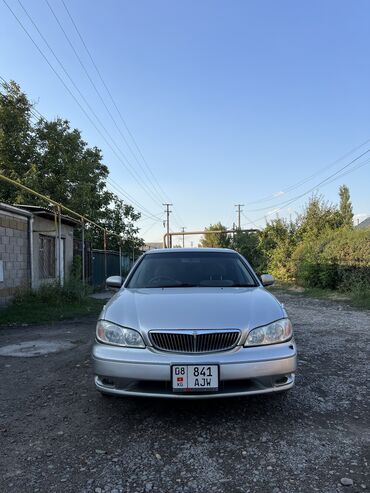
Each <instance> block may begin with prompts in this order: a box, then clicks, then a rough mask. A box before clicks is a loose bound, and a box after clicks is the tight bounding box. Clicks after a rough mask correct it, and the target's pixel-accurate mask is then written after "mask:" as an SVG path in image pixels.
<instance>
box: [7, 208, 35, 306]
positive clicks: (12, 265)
mask: <svg viewBox="0 0 370 493" xmlns="http://www.w3.org/2000/svg"><path fill="white" fill-rule="evenodd" d="M28 259H29V234H28V218H27V217H24V216H22V215H17V214H14V213H11V212H7V211H3V210H1V209H0V263H1V264H2V265H0V304H4V303H7V302H8V301H9V300H10V299H11V298H12V296H13V295H14V293H15V291H16V289H17V288H24V287H27V286H29V284H30V266H29V262H28ZM1 274H2V275H1ZM1 279H2V280H1Z"/></svg>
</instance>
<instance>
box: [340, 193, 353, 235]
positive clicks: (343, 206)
mask: <svg viewBox="0 0 370 493" xmlns="http://www.w3.org/2000/svg"><path fill="white" fill-rule="evenodd" d="M339 198H340V202H339V212H340V215H341V218H342V222H343V226H346V227H348V228H352V227H353V210H352V202H351V197H350V193H349V188H348V187H347V186H346V185H341V186H340V187H339Z"/></svg>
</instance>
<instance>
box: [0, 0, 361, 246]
mask: <svg viewBox="0 0 370 493" xmlns="http://www.w3.org/2000/svg"><path fill="white" fill-rule="evenodd" d="M6 2H7V3H8V5H9V6H10V8H11V9H12V10H13V11H14V13H15V14H16V16H17V17H18V18H19V20H20V21H21V23H22V24H23V25H24V27H25V28H26V29H27V31H28V32H29V34H30V35H31V36H32V38H33V39H34V41H35V43H36V44H37V46H39V48H40V49H41V50H42V51H43V53H44V54H45V56H46V57H47V59H48V60H49V63H50V64H51V65H52V66H53V67H54V69H55V70H56V71H57V72H58V73H59V75H60V77H61V78H62V79H63V80H64V81H65V85H66V86H67V87H69V88H70V91H71V92H72V93H73V94H75V99H74V98H73V97H72V96H71V94H70V93H69V92H68V90H67V89H66V87H65V85H63V84H62V82H61V81H60V79H59V78H58V77H57V76H56V74H55V73H54V72H53V70H52V69H51V68H50V66H49V65H48V63H47V62H46V60H45V58H44V57H43V56H42V55H41V54H40V52H39V51H38V49H37V48H36V47H35V45H34V44H33V43H32V41H31V40H30V38H29V37H28V36H27V34H25V32H24V31H23V30H22V28H21V27H20V25H19V24H18V23H17V21H16V19H15V18H14V16H13V15H12V14H11V12H10V11H9V9H8V7H7V6H6V5H5V3H4V0H0V19H1V29H0V47H1V48H0V75H1V76H2V77H3V78H5V79H6V80H10V79H12V80H15V81H16V82H18V83H19V84H20V85H21V88H22V89H23V90H24V91H25V92H26V93H27V95H28V97H29V98H30V99H31V100H32V101H34V102H35V103H36V109H37V110H38V111H39V112H40V113H41V114H42V115H44V116H45V117H47V118H49V119H51V118H55V117H57V116H61V117H64V118H67V119H69V120H70V121H71V124H72V126H73V127H77V128H79V129H80V130H81V131H82V135H83V138H84V139H85V140H86V141H87V142H88V144H89V145H91V146H98V147H100V148H101V149H102V151H103V155H104V162H105V164H107V165H108V167H109V169H110V177H111V180H112V182H111V183H113V184H112V185H109V186H112V187H115V188H113V190H114V191H117V190H119V195H121V196H123V195H122V194H123V193H125V197H126V200H127V201H128V202H132V203H133V204H134V205H135V207H136V208H137V209H138V210H140V211H141V212H142V214H143V216H142V219H141V220H140V222H139V226H140V228H141V234H142V235H143V236H144V238H145V239H146V240H147V241H161V239H162V236H163V233H164V232H165V231H164V227H163V222H162V221H163V219H164V207H163V206H162V203H164V202H170V203H173V207H171V209H172V210H173V212H172V214H171V216H170V226H171V230H173V231H179V230H180V228H181V227H185V228H186V229H187V231H193V230H199V229H203V228H204V227H205V226H208V225H209V224H211V223H216V222H218V221H221V222H222V223H223V224H225V225H226V226H228V227H231V226H232V224H233V222H236V220H237V215H236V208H235V204H238V203H241V204H244V207H243V214H242V217H241V226H242V227H246V228H250V227H252V228H253V227H256V226H258V227H263V226H264V224H265V221H266V220H269V219H273V218H274V217H277V215H279V217H295V214H297V213H299V212H300V211H302V208H303V206H304V204H305V203H306V202H307V199H308V198H309V196H310V194H311V193H312V191H314V190H318V191H319V192H320V193H322V194H323V195H324V196H325V198H326V199H327V200H329V201H331V202H334V203H336V202H337V200H338V187H339V185H341V184H342V183H345V184H347V185H348V186H349V188H350V192H351V197H352V203H353V208H354V212H355V214H356V215H358V217H359V218H363V217H365V216H366V215H370V188H369V183H370V164H364V166H360V167H359V168H358V169H357V170H354V171H352V169H353V168H355V167H356V166H359V165H362V164H363V163H366V160H369V159H370V152H369V153H368V154H364V156H363V157H362V158H358V156H360V155H361V154H362V153H366V151H367V150H368V149H370V141H369V142H367V143H366V141H367V140H368V139H370V92H369V88H370V64H369V59H370V53H369V48H370V30H369V28H368V20H369V18H370V2H368V1H367V0H356V2H353V1H352V0H348V1H343V0H336V1H331V0H325V1H322V0H310V1H309V2H297V1H295V0H281V1H279V2H277V1H274V0H271V1H266V0H258V1H257V0H253V1H252V0H249V1H248V0H232V1H226V0H223V1H220V0H202V1H201V2H200V1H195V0H188V1H181V2H180V1H176V2H174V1H172V0H135V1H134V0H132V1H130V2H129V1H118V0H116V1H113V0H105V1H104V2H102V1H98V0H76V1H74V2H72V0H64V2H65V5H66V6H67V8H68V10H69V12H70V14H71V17H72V19H73V21H74V22H75V24H76V26H77V28H78V29H79V32H80V34H81V36H82V38H83V40H84V42H85V44H86V46H87V47H88V49H89V51H90V54H91V55H92V58H93V60H94V62H95V65H96V67H97V68H98V70H99V72H100V74H101V75H102V79H103V81H104V83H105V86H104V85H103V82H102V80H101V79H100V78H99V75H98V73H97V72H96V70H95V68H94V65H93V64H92V61H91V59H90V58H89V55H88V53H87V52H86V51H85V48H84V46H83V44H82V42H81V39H80V38H79V36H78V34H77V32H76V30H75V28H74V25H73V24H72V21H71V19H70V18H69V16H68V13H67V10H66V9H65V7H64V5H63V0H48V2H49V4H50V6H51V8H52V10H53V11H54V13H55V15H56V17H57V19H58V20H59V22H60V24H61V26H62V27H63V29H64V31H65V33H66V35H67V38H68V39H69V41H70V42H71V44H72V45H73V47H74V49H75V51H76V53H77V55H78V57H79V58H80V60H81V61H82V63H83V65H84V66H85V68H86V71H87V73H88V74H89V77H90V78H89V77H88V76H87V75H86V73H85V71H84V69H83V68H82V66H81V64H80V62H79V61H78V58H77V57H76V54H75V52H74V51H73V50H72V48H71V46H70V45H69V44H68V41H67V39H66V37H65V36H64V34H63V31H62V30H61V28H60V26H59V25H58V23H57V21H56V19H55V17H54V16H53V13H52V11H51V10H50V8H49V5H48V3H47V0H32V1H31V0H21V2H22V5H23V6H24V7H25V9H26V10H27V12H28V13H29V15H30V16H31V18H32V19H33V21H34V23H35V25H36V26H37V28H38V29H39V31H40V32H41V33H42V35H43V37H44V39H46V41H47V42H48V44H49V46H50V47H51V48H52V49H53V51H54V53H55V54H56V55H57V57H58V59H59V60H60V62H61V63H62V65H63V67H64V70H65V72H64V71H63V69H62V68H61V66H60V65H59V64H58V62H57V61H56V59H55V58H54V57H53V54H52V53H51V52H50V51H49V49H48V48H47V46H46V45H45V43H44V40H43V39H42V38H41V37H40V35H39V33H38V32H37V30H36V29H35V25H33V24H32V23H31V21H30V19H29V18H28V17H27V15H26V13H25V11H24V10H23V9H22V6H21V4H20V2H19V1H18V0H6ZM66 73H68V75H69V77H70V79H68V76H67V75H66ZM90 79H91V80H92V81H93V83H94V84H95V86H96V88H97V90H98V92H99V94H100V95H101V97H102V100H101V99H100V98H99V96H98V94H97V92H96V91H95V89H94V88H93V85H92V84H91V80H90ZM71 80H72V81H73V82H74V84H75V85H74V86H73V85H72V83H71ZM76 87H77V88H78V89H79V91H80V93H78V92H77V90H76ZM105 87H108V89H109V91H110V94H111V95H112V98H113V101H114V103H115V106H113V103H112V100H111V99H110V98H109V95H108V93H107V92H106V89H105ZM81 94H82V95H83V97H84V98H85V100H86V101H87V102H88V103H89V105H90V108H92V110H93V111H94V113H95V115H96V116H97V117H98V120H95V117H94V116H92V114H91V113H90V110H89V109H88V107H87V106H86V103H85V101H84V100H83V99H82V98H81ZM76 100H77V101H78V102H79V103H80V105H79V104H78V103H77V102H76ZM102 101H103V102H102ZM81 106H82V107H83V108H85V112H86V113H87V114H88V115H89V116H90V119H89V118H88V116H87V115H86V113H84V112H83V111H82V109H81ZM107 108H108V110H109V112H108V111H107ZM117 108H118V110H119V112H120V114H118V113H117ZM121 117H122V118H121ZM92 121H93V122H95V126H94V125H93V124H92ZM123 121H124V122H125V123H123ZM101 125H102V126H101ZM97 128H98V129H99V130H100V132H99V131H98V130H97ZM105 132H106V133H105ZM132 136H133V137H134V139H135V142H136V144H137V147H136V145H135V143H134V141H133V140H132ZM127 143H128V144H129V145H127ZM143 157H144V159H145V162H144V160H143ZM356 158H358V159H357V160H356V161H354V162H353V163H352V164H349V163H350V162H351V161H352V160H354V159H356ZM347 165H348V166H347ZM345 166H347V167H345ZM342 167H345V168H344V169H343V172H347V171H348V172H349V173H348V174H346V175H345V176H343V177H339V178H338V179H336V180H335V181H333V182H331V183H327V182H324V183H323V184H322V185H321V186H320V187H319V188H318V189H317V188H315V187H317V185H318V184H320V183H321V182H322V181H324V180H325V179H326V178H328V177H329V176H330V175H331V174H333V173H335V172H338V174H339V170H340V169H341V168H342ZM128 169H129V170H131V173H130V172H129V171H128ZM312 175H313V176H312ZM310 177H311V178H310ZM307 178H310V179H309V180H307ZM327 181H328V182H330V180H327ZM297 184H298V185H299V186H297ZM117 187H118V188H117ZM149 192H150V193H149ZM283 192H284V193H283ZM127 197H129V199H128V198H127ZM297 197H298V198H297ZM356 217H357V216H356ZM197 240H198V237H190V236H189V237H187V238H186V245H187V246H190V245H191V242H193V244H196V242H197Z"/></svg>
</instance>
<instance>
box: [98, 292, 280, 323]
mask: <svg viewBox="0 0 370 493" xmlns="http://www.w3.org/2000/svg"><path fill="white" fill-rule="evenodd" d="M285 316H286V313H285V310H284V308H283V306H282V305H281V304H280V303H279V302H278V301H277V299H276V298H275V297H274V296H273V295H272V294H270V293H269V292H268V291H267V290H266V289H264V288H262V287H256V288H164V289H161V288H156V289H154V288H151V289H126V288H123V289H121V290H120V291H119V292H118V293H117V294H116V295H115V296H114V297H113V298H112V299H111V300H110V302H109V303H108V304H107V305H106V306H105V307H104V309H103V312H102V314H101V317H100V318H102V319H105V320H109V321H111V322H114V323H117V324H119V325H123V326H125V327H130V328H133V329H138V330H141V331H148V330H151V329H224V328H229V329H230V328H238V329H242V330H243V329H252V328H254V327H258V326H260V325H265V324H268V323H270V322H273V321H274V320H278V319H279V318H282V317H285Z"/></svg>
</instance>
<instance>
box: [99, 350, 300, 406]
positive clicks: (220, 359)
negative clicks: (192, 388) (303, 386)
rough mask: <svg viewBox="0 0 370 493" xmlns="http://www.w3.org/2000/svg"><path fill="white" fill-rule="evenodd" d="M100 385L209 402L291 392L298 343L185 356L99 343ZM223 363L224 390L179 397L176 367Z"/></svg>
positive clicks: (113, 389) (121, 391) (221, 385)
mask: <svg viewBox="0 0 370 493" xmlns="http://www.w3.org/2000/svg"><path fill="white" fill-rule="evenodd" d="M92 360H93V369H94V374H95V385H96V388H97V389H98V390H100V391H101V392H103V393H107V394H116V395H132V396H147V397H167V398H176V399H200V398H201V399H204V398H215V397H232V396H241V395H248V394H263V393H268V392H279V391H282V390H287V389H289V388H291V387H292V386H293V385H294V372H295V370H296V367H297V350H296V346H295V343H294V341H293V340H290V341H288V342H286V343H282V344H274V345H270V346H259V347H248V348H244V347H240V346H238V347H236V348H234V349H233V350H231V351H225V352H218V353H206V354H181V353H170V352H163V351H157V350H155V349H153V348H151V347H147V348H145V349H135V348H122V347H117V346H109V345H106V344H101V343H99V342H95V344H94V347H93V354H92ZM187 364H189V365H197V364H199V365H203V364H206V365H210V364H217V365H219V371H220V373H219V379H220V381H219V390H218V391H217V392H204V393H198V392H197V393H174V392H173V391H172V384H171V366H172V365H187Z"/></svg>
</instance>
